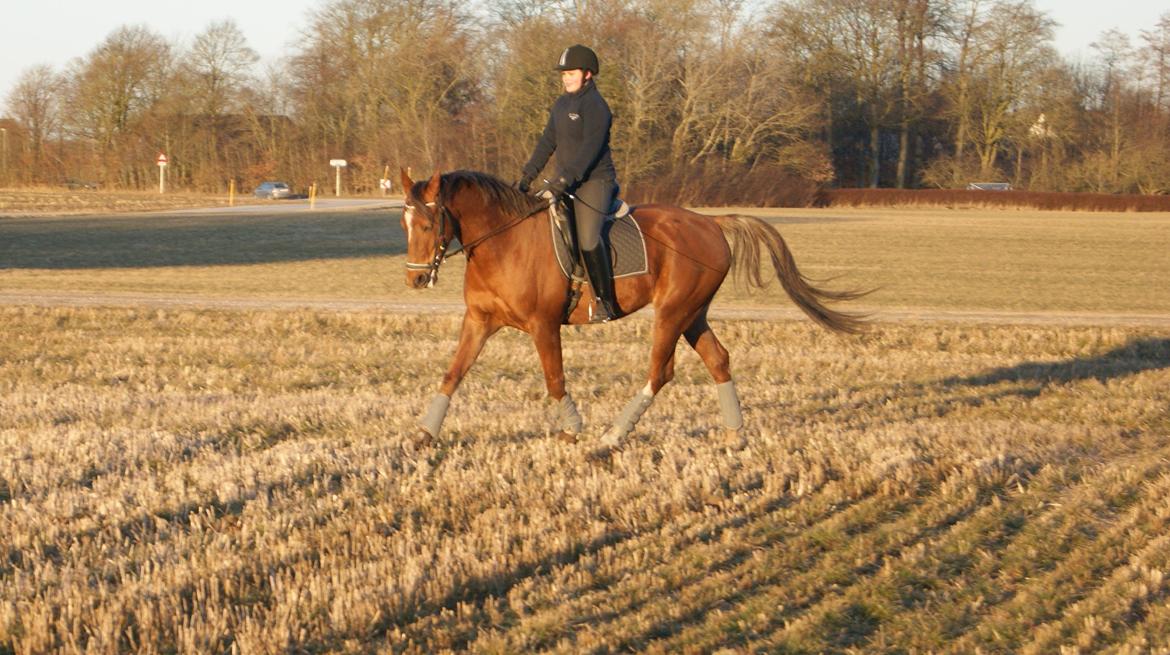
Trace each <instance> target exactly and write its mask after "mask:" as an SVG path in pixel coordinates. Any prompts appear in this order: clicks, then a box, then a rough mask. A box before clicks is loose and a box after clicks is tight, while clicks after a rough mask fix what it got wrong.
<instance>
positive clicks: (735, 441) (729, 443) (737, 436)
mask: <svg viewBox="0 0 1170 655" xmlns="http://www.w3.org/2000/svg"><path fill="white" fill-rule="evenodd" d="M747 446H748V440H747V437H746V436H744V434H743V431H741V430H724V432H723V447H724V448H726V449H727V450H731V451H740V450H743V449H744V448H747Z"/></svg>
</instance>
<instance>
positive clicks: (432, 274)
mask: <svg viewBox="0 0 1170 655" xmlns="http://www.w3.org/2000/svg"><path fill="white" fill-rule="evenodd" d="M551 204H552V202H551V201H550V202H549V203H547V204H545V205H544V206H541V207H537V208H536V209H533V210H532V211H530V212H528V213H527V214H525V215H523V216H521V217H519V218H515V219H513V220H511V221H509V222H508V223H505V224H503V225H501V226H500V227H497V228H495V229H493V230H491V231H490V232H488V233H487V234H485V235H483V236H481V237H479V238H478V239H474V240H472V241H471V242H470V243H462V242H460V244H459V246H458V247H457V248H455V249H454V250H452V251H451V252H447V246H448V245H449V244H450V243H451V239H448V238H446V232H447V230H446V222H447V220H448V217H449V218H450V221H451V224H452V225H454V226H455V229H456V230H458V229H459V221H458V220H457V219H456V218H455V216H453V215H452V214H451V212H450V210H448V209H447V208H446V207H445V206H443V205H441V204H437V203H436V202H435V201H431V202H428V203H425V204H424V205H423V206H425V207H428V208H437V212H433V211H428V212H427V220H429V221H430V223H431V225H435V224H436V223H437V224H438V238H437V239H436V240H435V254H434V255H433V256H432V257H431V261H430V263H429V264H415V263H413V262H406V270H408V271H427V287H433V286H434V285H435V282H437V281H438V280H439V267H440V266H442V265H443V263H444V262H446V261H447V260H448V259H450V258H451V257H454V256H455V255H458V254H459V253H465V254H464V256H465V257H470V256H471V250H472V249H473V248H475V247H476V246H478V245H479V244H481V243H483V242H484V241H487V240H488V239H490V238H492V237H495V236H499V235H500V234H503V233H504V232H507V231H508V230H510V229H512V228H513V227H516V226H517V225H519V224H520V223H522V222H524V221H526V220H528V219H529V218H532V217H533V216H536V215H537V214H539V213H540V212H542V211H545V210H546V209H548V208H549V206H550V205H551ZM435 213H438V220H437V221H436V220H435ZM453 236H456V235H453Z"/></svg>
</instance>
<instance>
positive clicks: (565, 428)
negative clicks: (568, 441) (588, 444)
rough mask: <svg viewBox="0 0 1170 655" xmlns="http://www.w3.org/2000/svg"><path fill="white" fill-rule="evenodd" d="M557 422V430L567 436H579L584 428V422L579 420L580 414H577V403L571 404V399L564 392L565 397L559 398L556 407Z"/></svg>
mask: <svg viewBox="0 0 1170 655" xmlns="http://www.w3.org/2000/svg"><path fill="white" fill-rule="evenodd" d="M558 413H559V415H560V416H559V420H558V423H557V428H558V429H559V430H561V431H562V432H567V433H569V434H579V433H580V432H581V430H582V429H584V427H585V422H584V421H582V420H581V414H580V413H578V412H577V403H575V402H573V397H572V396H570V395H569V392H568V391H566V392H565V397H564V398H561V400H560V405H559V406H558Z"/></svg>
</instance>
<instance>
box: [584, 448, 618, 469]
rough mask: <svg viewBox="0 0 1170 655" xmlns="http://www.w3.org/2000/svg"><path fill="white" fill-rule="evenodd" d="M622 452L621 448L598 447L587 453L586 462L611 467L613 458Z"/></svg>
mask: <svg viewBox="0 0 1170 655" xmlns="http://www.w3.org/2000/svg"><path fill="white" fill-rule="evenodd" d="M620 452H621V448H618V447H616V446H598V447H597V448H594V449H592V450H590V451H589V452H587V453H585V461H587V462H589V463H590V464H600V465H603V466H610V465H611V464H613V457H614V455H617V454H618V453H620Z"/></svg>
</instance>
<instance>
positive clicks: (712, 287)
mask: <svg viewBox="0 0 1170 655" xmlns="http://www.w3.org/2000/svg"><path fill="white" fill-rule="evenodd" d="M402 185H403V188H404V189H406V198H405V202H404V205H403V210H402V229H403V230H404V231H405V232H406V239H407V263H406V284H407V286H410V287H415V288H422V287H429V286H432V285H434V283H435V282H436V280H437V277H438V272H439V267H440V265H441V264H442V263H443V261H444V260H445V259H446V258H447V257H448V256H450V254H451V253H449V252H448V246H449V244H450V243H451V241H452V240H453V239H456V238H458V239H459V242H460V243H461V244H463V245H462V250H463V251H464V253H465V254H466V256H467V269H466V273H465V276H464V282H463V297H464V301H465V304H466V305H467V310H466V313H465V314H464V315H463V326H462V329H461V331H460V333H459V345H458V347H457V348H456V350H455V357H454V360H453V361H452V362H451V366H450V369H448V371H447V374H446V375H444V376H443V381H442V384H441V386H440V387H439V393H437V394H436V395H435V396H434V398H433V399H432V401H431V404H430V406H429V408H428V410H427V413H426V415H424V416H423V418H422V420H421V422H420V424H419V429H420V432H419V433H418V434H417V439H418V440H419V441H421V442H422V443H424V444H425V443H430V441H431V440H432V439H434V438H436V437H438V435H439V430H440V428H441V426H442V423H443V419H444V417H445V416H446V414H447V409H448V407H449V405H450V402H451V396H452V394H454V393H455V389H456V388H458V386H459V383H460V381H462V380H463V376H464V375H466V374H467V371H468V370H469V369H470V368H471V365H472V364H473V363H474V362H475V359H476V357H478V356H479V353H480V350H481V349H482V348H483V345H484V342H486V341H487V339H488V338H489V337H491V336H492V335H493V334H494V333H495V332H496V331H497V330H499V329H500V328H501V327H505V326H507V327H513V328H516V329H517V330H521V331H523V332H526V333H528V334H530V335H532V339H533V341H534V342H535V343H536V350H537V352H538V353H539V355H540V363H541V366H542V367H543V369H544V379H545V384H546V386H547V388H548V395H549V397H550V398H552V399H553V401H555V402H556V403H557V405H558V407H557V410H558V412H557V417H556V421H557V425H556V428H557V429H558V430H559V432H560V435H561V436H562V438H566V439H568V440H575V438H576V437H575V435H577V434H578V433H580V432H581V430H582V421H581V416H580V414H578V412H577V407H576V404H575V403H574V402H573V399H572V397H571V396H570V395H569V393H568V391H566V390H565V371H564V366H563V363H562V359H561V325H562V320H563V319H564V309H565V301H566V294H567V293H568V289H569V281H568V280H566V279H565V277H564V275H562V273H561V271H560V269H559V268H558V265H557V260H556V255H555V254H554V252H553V246H552V242H551V239H550V238H549V234H550V229H549V220H550V218H549V211H548V203H547V202H546V201H543V200H539V199H537V198H533V197H531V196H528V195H526V194H523V193H521V192H520V191H518V190H516V189H514V188H512V187H511V186H509V185H508V184H506V183H504V182H503V181H501V180H499V179H496V178H494V177H492V176H490V175H487V174H484V173H477V172H471V171H455V172H451V173H446V174H442V175H440V174H439V172H438V171H436V172H435V174H434V175H433V176H432V177H431V179H430V180H423V181H419V182H415V181H413V180H411V179H410V175H409V174H408V173H407V172H406V171H403V172H402ZM633 214H634V220H635V221H636V222H637V224H638V226H639V227H640V228H641V230H642V232H643V234H644V235H645V237H646V239H645V240H646V257H647V268H648V269H649V272H648V273H646V274H643V275H639V276H634V277H623V278H620V279H617V280H615V284H614V287H615V292H616V296H617V301H618V305H619V307H620V309H621V311H622V314H623V315H628V314H632V313H634V312H636V311H638V310H639V309H641V308H642V307H645V306H646V305H647V304H653V305H654V330H653V335H654V337H653V344H652V345H651V347H650V371H649V376H648V379H647V382H646V386H645V387H644V388H642V389H641V390H640V391H639V392H638V393H637V394H636V395H635V396H634V398H633V400H631V401H630V402H629V404H628V405H626V407H625V409H624V410H623V411H622V413H621V415H620V416H619V418H618V419H617V421H615V423H614V424H613V426H612V427H611V428H610V429H609V430H608V431H606V433H605V434H604V435H603V437H602V440H601V443H602V445H603V446H604V447H605V448H615V447H618V446H620V445H621V443H622V440H623V439H624V438H625V437H626V436H627V435H628V434H629V433H630V432H631V431H632V430H633V428H634V425H635V424H636V423H637V421H638V419H639V418H640V417H641V416H642V414H643V413H644V412H645V411H646V410H647V409H648V408H649V407H650V403H651V402H652V401H653V399H654V396H655V394H657V393H658V391H659V390H660V389H662V387H663V385H665V384H666V383H667V382H669V381H670V380H671V379H672V378H673V377H674V352H675V345H676V344H677V343H678V339H679V337H680V336H685V337H686V339H687V343H689V344H690V345H691V347H692V348H694V349H695V352H697V353H698V354H699V357H701V358H702V360H703V363H704V364H706V365H707V369H708V370H709V371H710V372H711V377H713V378H714V379H715V383H716V388H717V391H718V397H719V402H720V406H721V409H722V414H723V423H724V427H725V428H726V430H727V431H728V435H729V437H732V438H736V439H740V440H742V437H740V436H738V431H739V430H740V428H741V427H742V426H743V418H742V413H741V411H740V406H739V399H738V397H737V396H736V393H735V384H734V382H733V381H732V377H731V369H730V366H729V361H728V356H727V350H726V349H725V348H724V347H723V345H722V344H720V343H719V339H717V338H716V337H715V332H714V331H712V330H711V326H710V325H709V324H708V322H707V309H708V307H709V305H710V303H711V299H712V298H713V297H714V296H715V292H716V291H718V290H719V286H720V285H721V284H722V283H723V280H724V278H725V277H726V276H727V273H728V271H729V270H731V269H732V268H733V267H734V268H735V269H736V273H737V274H741V273H746V274H747V276H748V281H749V283H750V284H751V286H754V287H757V288H758V287H760V286H762V285H763V280H762V279H761V277H760V261H761V251H762V250H764V251H766V252H767V254H768V256H769V257H770V258H771V260H772V266H773V268H774V269H775V271H776V275H777V277H778V278H779V280H780V284H781V286H782V287H783V288H784V291H785V292H786V293H787V294H788V297H789V298H791V299H792V301H793V302H794V303H796V305H797V306H798V307H800V309H802V310H804V313H805V314H807V315H808V316H809V317H810V318H811V319H812V320H814V321H816V322H817V323H819V324H820V325H822V326H824V327H826V328H828V329H830V330H836V331H840V332H858V331H859V330H861V329H862V327H863V326H864V319H863V318H862V317H859V316H857V315H853V314H846V313H842V312H839V311H835V310H833V309H830V308H828V307H826V306H825V305H824V304H823V301H826V300H850V299H853V298H856V297H858V296H860V295H862V294H861V293H857V292H850V291H826V290H824V289H818V288H816V287H814V286H812V285H811V284H809V281H808V280H807V279H806V278H805V277H804V276H802V275H801V273H800V271H799V270H797V268H796V263H795V261H794V260H793V258H792V254H791V253H790V252H789V250H788V246H787V245H786V244H785V243H784V239H782V238H781V237H780V234H779V232H777V231H776V229H775V228H773V227H772V226H771V225H769V224H768V223H766V222H764V221H763V220H760V219H758V218H755V217H751V216H742V215H728V216H717V217H711V216H705V215H703V214H697V213H695V212H692V211H688V210H686V209H682V208H680V207H673V206H670V205H643V206H640V207H637V208H635V209H634V212H633ZM592 302H594V298H593V296H592V291H590V292H589V293H588V294H583V295H582V299H581V303H580V304H579V305H578V306H577V308H576V309H575V310H574V312H573V313H572V314H571V315H570V317H569V320H568V323H569V324H581V323H588V322H589V311H588V310H589V305H590V303H592Z"/></svg>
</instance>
